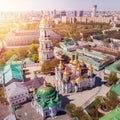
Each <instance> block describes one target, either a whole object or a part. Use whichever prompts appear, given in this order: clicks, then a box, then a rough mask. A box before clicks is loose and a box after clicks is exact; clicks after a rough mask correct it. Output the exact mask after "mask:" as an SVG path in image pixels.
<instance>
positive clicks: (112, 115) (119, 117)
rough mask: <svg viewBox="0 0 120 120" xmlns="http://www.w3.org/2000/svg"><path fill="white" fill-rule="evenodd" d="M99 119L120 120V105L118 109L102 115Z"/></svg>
mask: <svg viewBox="0 0 120 120" xmlns="http://www.w3.org/2000/svg"><path fill="white" fill-rule="evenodd" d="M99 120H120V107H116V109H114V110H113V111H111V112H109V113H108V114H107V115H105V116H103V117H101V118H100V119H99Z"/></svg>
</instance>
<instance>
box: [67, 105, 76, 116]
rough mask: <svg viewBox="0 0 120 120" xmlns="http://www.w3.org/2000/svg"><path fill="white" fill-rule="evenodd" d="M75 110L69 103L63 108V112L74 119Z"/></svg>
mask: <svg viewBox="0 0 120 120" xmlns="http://www.w3.org/2000/svg"><path fill="white" fill-rule="evenodd" d="M75 109H76V106H75V104H73V103H69V104H67V105H66V106H65V110H66V112H67V114H68V115H69V116H70V117H75V115H74V111H75Z"/></svg>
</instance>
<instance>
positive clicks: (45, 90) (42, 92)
mask: <svg viewBox="0 0 120 120" xmlns="http://www.w3.org/2000/svg"><path fill="white" fill-rule="evenodd" d="M55 94H56V90H55V88H54V87H52V86H51V85H49V84H46V85H42V86H41V87H40V88H38V90H37V95H38V96H40V97H51V96H54V95H55Z"/></svg>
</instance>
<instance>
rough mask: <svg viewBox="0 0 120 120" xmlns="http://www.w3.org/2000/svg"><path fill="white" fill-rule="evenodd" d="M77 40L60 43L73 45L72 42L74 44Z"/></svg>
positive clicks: (61, 43)
mask: <svg viewBox="0 0 120 120" xmlns="http://www.w3.org/2000/svg"><path fill="white" fill-rule="evenodd" d="M75 42H76V40H73V39H72V40H68V41H66V42H60V45H62V46H65V45H67V46H68V45H72V44H74V43H75Z"/></svg>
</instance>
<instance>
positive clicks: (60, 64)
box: [58, 61, 64, 69]
mask: <svg viewBox="0 0 120 120" xmlns="http://www.w3.org/2000/svg"><path fill="white" fill-rule="evenodd" d="M58 68H59V69H63V68H64V65H63V63H62V61H60V63H59V65H58Z"/></svg>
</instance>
